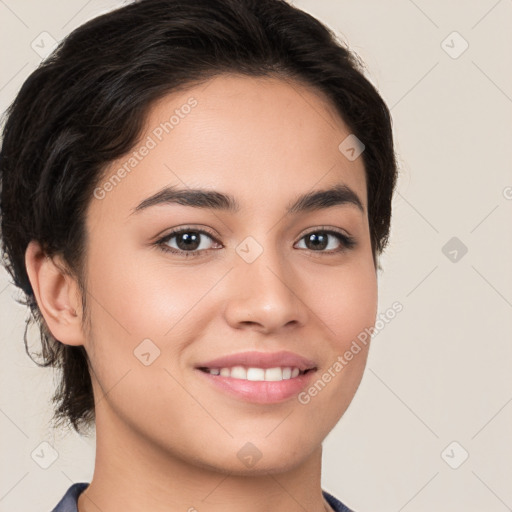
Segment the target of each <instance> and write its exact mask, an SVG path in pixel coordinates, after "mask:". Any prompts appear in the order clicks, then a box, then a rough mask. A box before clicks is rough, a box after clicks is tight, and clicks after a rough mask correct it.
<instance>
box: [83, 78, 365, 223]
mask: <svg viewBox="0 0 512 512" xmlns="http://www.w3.org/2000/svg"><path fill="white" fill-rule="evenodd" d="M350 135H351V133H350V130H349V128H348V126H347V125H346V124H345V123H344V121H343V120H342V119H341V117H340V116H339V115H338V113H337V112H336V110H335V108H334V105H333V104H332V103H331V102H330V101H329V100H328V99H327V98H326V97H325V96H324V95H323V93H321V92H319V91H317V90H316V89H312V88H310V87H307V86H304V85H302V84H299V83H297V82H294V81H290V80H285V79H280V78H276V77H245V76H240V75H220V76H217V77H215V78H213V79H211V80H209V81H207V82H205V83H203V84H201V85H198V86H194V87H191V88H189V89H187V90H185V91H180V92H176V93H172V94H169V95H167V96H165V97H163V98H162V99H161V100H159V101H158V102H157V103H155V104H154V105H153V106H152V107H151V109H150V111H149V112H148V116H147V118H146V123H145V128H144V131H143V133H142V135H141V137H140V138H139V141H138V142H137V144H135V146H134V148H133V149H132V150H131V151H130V152H129V153H128V154H127V155H124V156H123V157H122V158H120V159H118V160H117V161H115V162H113V163H112V164H111V165H110V166H109V168H108V169H107V172H106V173H105V176H104V178H103V180H102V182H100V183H99V186H100V187H103V186H104V185H107V186H106V188H108V193H106V194H105V197H104V199H103V200H101V201H93V203H97V204H93V205H92V208H93V209H94V208H100V209H102V210H103V211H104V212H106V211H108V210H111V211H110V213H111V214H112V215H120V214H121V213H122V214H123V215H124V216H126V215H129V214H130V212H131V211H132V210H133V208H135V207H136V206H137V205H138V204H140V202H141V201H143V200H144V199H146V198H147V197H149V196H151V195H153V194H155V193H156V192H158V191H159V190H161V189H162V188H164V187H166V186H173V187H180V188H183V189H186V188H207V189H211V190H218V191H220V192H225V193H228V194H230V195H232V196H234V197H236V198H237V202H238V203H239V205H240V206H241V210H242V211H245V210H247V211H249V210H251V211H254V210H255V209H256V208H262V207H267V208H269V209H270V208H272V207H275V208H276V211H277V210H278V209H281V210H282V208H283V207H284V206H285V203H286V205H288V204H289V202H290V198H293V197H296V196H298V195H301V194H304V193H305V192H308V191H313V190H315V189H326V188H329V187H332V186H333V185H339V184H344V185H347V186H348V187H350V188H351V189H352V190H354V192H356V193H357V195H358V196H359V198H360V199H361V203H362V204H363V207H364V210H365V211H366V200H367V198H366V179H365V170H364V163H363V160H362V158H361V157H359V158H356V159H352V160H351V159H348V158H347V157H346V156H345V154H344V153H343V152H342V151H341V150H340V144H342V143H343V141H344V140H346V138H347V137H349V136H350ZM109 183H110V185H109Z"/></svg>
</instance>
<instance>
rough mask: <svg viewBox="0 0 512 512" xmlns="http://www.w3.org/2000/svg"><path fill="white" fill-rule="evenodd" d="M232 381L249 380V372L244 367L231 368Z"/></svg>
mask: <svg viewBox="0 0 512 512" xmlns="http://www.w3.org/2000/svg"><path fill="white" fill-rule="evenodd" d="M231 378H232V379H247V370H246V369H245V368H244V367H243V366H233V368H231Z"/></svg>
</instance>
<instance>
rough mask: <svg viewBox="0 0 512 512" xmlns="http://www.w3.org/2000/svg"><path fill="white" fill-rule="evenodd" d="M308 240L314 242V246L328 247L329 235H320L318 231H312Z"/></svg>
mask: <svg viewBox="0 0 512 512" xmlns="http://www.w3.org/2000/svg"><path fill="white" fill-rule="evenodd" d="M307 241H308V242H312V246H313V248H317V249H318V248H321V249H325V247H327V237H326V236H325V234H321V235H318V234H316V233H311V234H310V235H309V237H307ZM306 245H307V244H306Z"/></svg>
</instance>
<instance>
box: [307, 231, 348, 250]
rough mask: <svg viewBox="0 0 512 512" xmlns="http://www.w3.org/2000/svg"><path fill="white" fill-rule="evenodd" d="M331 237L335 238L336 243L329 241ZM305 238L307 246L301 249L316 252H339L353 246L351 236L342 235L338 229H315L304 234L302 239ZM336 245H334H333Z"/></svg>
mask: <svg viewBox="0 0 512 512" xmlns="http://www.w3.org/2000/svg"><path fill="white" fill-rule="evenodd" d="M329 237H330V238H331V240H332V239H335V240H336V242H337V243H336V242H334V244H332V243H331V244H330V243H329ZM302 240H304V241H305V244H304V245H306V247H301V249H303V248H304V249H310V250H312V251H314V252H339V251H341V250H343V249H350V248H351V247H352V246H353V240H352V238H351V237H348V236H345V235H342V234H341V233H338V232H337V231H313V232H311V233H308V234H306V235H304V236H303V237H302V238H301V239H300V241H302ZM333 245H334V246H333Z"/></svg>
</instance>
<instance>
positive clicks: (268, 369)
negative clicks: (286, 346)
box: [195, 352, 318, 404]
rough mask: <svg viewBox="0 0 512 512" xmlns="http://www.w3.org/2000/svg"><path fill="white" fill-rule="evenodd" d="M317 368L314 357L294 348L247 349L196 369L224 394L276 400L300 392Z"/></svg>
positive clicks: (258, 400) (265, 401) (249, 399)
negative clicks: (302, 354) (268, 350)
mask: <svg viewBox="0 0 512 512" xmlns="http://www.w3.org/2000/svg"><path fill="white" fill-rule="evenodd" d="M317 368H318V367H317V365H316V363H315V362H314V361H311V360H309V359H306V358H303V357H301V356H299V355H298V354H294V353H292V352H274V353H267V352H243V353H238V354H232V355H230V356H225V357H221V358H218V359H215V360H213V361H208V362H205V363H201V364H199V365H197V366H196V367H195V370H196V371H197V372H198V374H200V375H201V376H202V377H203V378H205V379H206V381H207V382H208V383H209V384H211V385H213V387H214V389H216V390H218V391H220V392H222V393H224V394H226V393H227V394H228V395H229V396H231V397H235V398H237V399H239V400H243V401H246V402H252V403H256V404H272V403H279V402H283V401H285V400H289V399H291V398H293V397H294V396H296V395H297V394H298V393H300V391H301V390H303V389H304V388H305V387H306V386H307V384H308V383H309V382H310V380H311V377H312V375H313V374H314V373H315V372H316V371H317Z"/></svg>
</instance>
